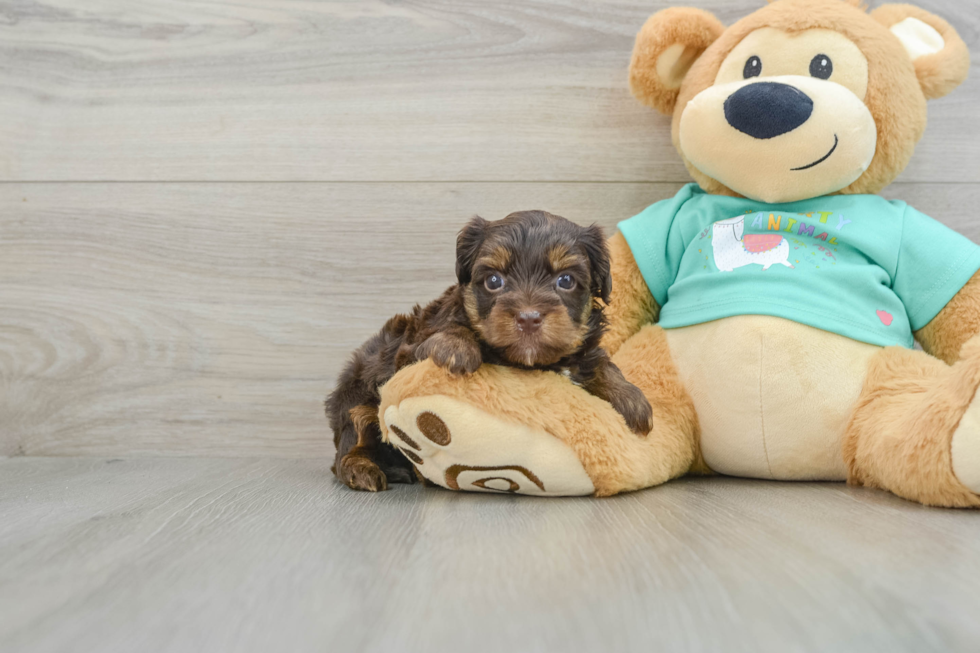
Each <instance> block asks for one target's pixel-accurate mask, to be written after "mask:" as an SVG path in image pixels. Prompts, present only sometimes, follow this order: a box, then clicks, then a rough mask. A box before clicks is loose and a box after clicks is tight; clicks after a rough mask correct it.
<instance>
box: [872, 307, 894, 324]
mask: <svg viewBox="0 0 980 653" xmlns="http://www.w3.org/2000/svg"><path fill="white" fill-rule="evenodd" d="M875 312H876V313H878V319H879V320H881V323H882V324H884V325H885V326H891V325H892V319H893V318H892V314H891V313H889V312H888V311H883V310H881V309H880V308H879V309H878V310H877V311H875Z"/></svg>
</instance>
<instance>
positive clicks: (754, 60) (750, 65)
mask: <svg viewBox="0 0 980 653" xmlns="http://www.w3.org/2000/svg"><path fill="white" fill-rule="evenodd" d="M810 70H813V68H812V66H811V68H810ZM761 74H762V59H760V58H759V57H755V56H753V57H749V60H748V61H746V62H745V68H743V69H742V77H743V78H744V79H748V78H749V77H758V76H759V75H761Z"/></svg>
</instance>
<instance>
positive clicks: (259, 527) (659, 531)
mask: <svg viewBox="0 0 980 653" xmlns="http://www.w3.org/2000/svg"><path fill="white" fill-rule="evenodd" d="M0 515H2V519H0V650H2V651H4V652H5V653H13V652H25V653H26V652H32V653H33V652H41V651H100V652H106V653H110V652H114V651H119V652H121V653H122V652H125V653H129V652H131V651H141V652H147V653H150V652H156V651H181V652H187V651H239V652H248V651H256V652H266V651H290V652H292V653H302V652H304V651H455V650H470V651H570V652H577V651H582V652H593V651H643V652H645V653H646V652H649V651H705V652H716V651H746V652H752V653H757V652H760V651H779V652H785V651H839V652H843V651H861V652H864V653H868V652H873V651H881V652H883V653H897V652H902V651H909V652H915V653H926V652H929V651H937V652H940V651H942V652H949V651H969V652H975V651H976V650H977V642H980V619H977V614H978V613H980V514H977V513H973V512H962V511H951V510H937V509H930V508H924V507H921V506H918V505H914V504H911V503H907V502H905V501H902V500H901V499H897V498H895V497H892V496H890V495H887V494H885V493H882V492H877V491H874V490H866V489H853V488H848V487H847V486H844V485H841V484H811V483H795V484H780V483H773V482H764V481H758V482H753V481H744V480H732V479H728V480H726V479H721V478H716V479H711V478H709V479H699V480H681V481H677V482H673V483H669V484H668V485H666V486H663V487H661V488H656V489H652V490H647V491H643V492H638V493H635V494H630V495H625V496H621V497H615V498H612V499H604V500H582V499H535V498H520V497H501V496H496V495H494V496H484V495H472V494H466V495H464V494H456V493H451V492H447V491H444V490H438V489H422V488H420V487H418V486H412V487H406V486H401V487H398V488H396V489H394V490H392V491H389V492H386V493H382V494H378V495H368V494H359V493H354V492H351V491H348V490H346V489H344V488H341V487H339V486H338V485H337V484H336V483H334V482H333V480H332V478H331V477H330V474H329V470H328V469H327V463H326V462H325V461H322V460H311V461H302V460H269V459H244V458H239V459H204V458H193V459H156V460H139V459H136V460H129V459H122V460H121V459H102V458H62V459H57V458H14V459H9V460H6V461H2V462H0Z"/></svg>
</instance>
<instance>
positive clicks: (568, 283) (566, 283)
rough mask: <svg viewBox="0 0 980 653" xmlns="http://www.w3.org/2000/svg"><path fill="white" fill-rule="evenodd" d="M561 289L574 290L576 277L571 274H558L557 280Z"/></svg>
mask: <svg viewBox="0 0 980 653" xmlns="http://www.w3.org/2000/svg"><path fill="white" fill-rule="evenodd" d="M555 285H556V286H558V287H559V288H560V289H561V290H572V289H574V288H575V279H573V278H572V275H570V274H562V275H559V276H558V280H557V281H556V282H555Z"/></svg>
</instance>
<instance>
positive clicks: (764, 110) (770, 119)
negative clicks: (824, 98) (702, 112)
mask: <svg viewBox="0 0 980 653" xmlns="http://www.w3.org/2000/svg"><path fill="white" fill-rule="evenodd" d="M811 113H813V100H811V99H810V98H809V97H808V96H807V94H806V93H804V92H803V91H801V90H800V89H798V88H796V87H795V86H790V85H789V84H780V83H779V82H755V83H754V84H749V85H748V86H743V87H742V88H740V89H738V90H737V91H735V92H734V93H732V94H731V95H729V96H728V99H727V100H725V119H726V120H728V124H729V125H731V126H732V127H734V128H735V129H737V130H739V131H740V132H742V133H743V134H748V135H749V136H751V137H752V138H773V137H775V136H779V135H780V134H785V133H786V132H791V131H793V130H794V129H796V128H797V127H799V126H800V125H802V124H803V123H805V122H806V121H807V119H808V118H809V117H810V114H811Z"/></svg>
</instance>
